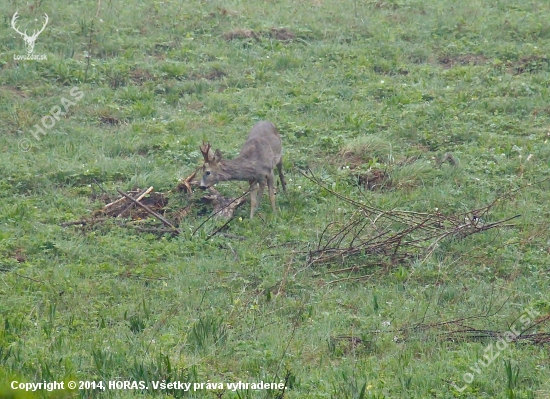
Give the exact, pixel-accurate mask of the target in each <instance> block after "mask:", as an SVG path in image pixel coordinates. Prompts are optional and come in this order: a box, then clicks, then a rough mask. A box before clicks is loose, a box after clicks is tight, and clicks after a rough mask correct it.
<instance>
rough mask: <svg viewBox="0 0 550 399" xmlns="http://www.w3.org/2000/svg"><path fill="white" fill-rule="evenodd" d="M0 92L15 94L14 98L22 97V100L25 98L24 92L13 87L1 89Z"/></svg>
mask: <svg viewBox="0 0 550 399" xmlns="http://www.w3.org/2000/svg"><path fill="white" fill-rule="evenodd" d="M2 90H5V91H9V92H10V93H13V94H15V95H16V96H18V97H22V98H26V97H27V95H26V94H25V92H24V91H23V90H21V88H20V87H15V86H4V87H2Z"/></svg>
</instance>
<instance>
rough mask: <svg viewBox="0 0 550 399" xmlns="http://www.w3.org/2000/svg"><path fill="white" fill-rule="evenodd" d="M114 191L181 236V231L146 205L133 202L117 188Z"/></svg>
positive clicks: (132, 199) (133, 200)
mask: <svg viewBox="0 0 550 399" xmlns="http://www.w3.org/2000/svg"><path fill="white" fill-rule="evenodd" d="M116 191H118V193H119V194H120V195H123V196H124V197H126V198H128V199H129V200H130V201H132V202H133V203H135V204H136V205H137V206H139V207H141V208H143V209H145V211H147V212H148V213H149V214H151V215H153V216H154V217H156V218H157V219H158V220H160V221H161V222H162V223H164V224H165V225H166V226H168V227H170V228H172V229H173V231H175V232H176V233H178V234H181V231H180V230H179V229H178V228H177V227H176V226H174V225H173V224H172V223H170V222H169V221H168V220H166V219H165V218H164V217H163V216H161V215H159V214H158V213H156V212H155V211H154V210H152V209H151V208H149V207H148V206H147V205H145V204H142V203H141V202H139V201H137V200H135V199H134V198H132V197H131V196H129V195H128V194H126V193H125V192H124V191H122V190H121V189H119V188H117V189H116Z"/></svg>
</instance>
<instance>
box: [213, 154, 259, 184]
mask: <svg viewBox="0 0 550 399" xmlns="http://www.w3.org/2000/svg"><path fill="white" fill-rule="evenodd" d="M220 169H221V171H220V173H219V176H220V180H246V181H250V180H256V175H257V173H256V171H255V170H254V165H253V164H252V162H250V161H248V160H246V159H244V158H241V157H237V158H235V159H229V160H225V161H222V162H220Z"/></svg>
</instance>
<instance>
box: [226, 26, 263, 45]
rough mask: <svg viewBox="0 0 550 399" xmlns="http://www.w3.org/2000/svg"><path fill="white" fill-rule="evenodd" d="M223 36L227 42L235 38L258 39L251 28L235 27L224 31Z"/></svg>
mask: <svg viewBox="0 0 550 399" xmlns="http://www.w3.org/2000/svg"><path fill="white" fill-rule="evenodd" d="M222 36H223V38H224V39H225V40H227V41H228V42H229V41H231V40H236V39H255V40H256V41H260V38H259V37H258V35H257V34H256V32H254V31H253V30H252V29H235V30H232V31H229V32H225V33H224V34H223V35H222Z"/></svg>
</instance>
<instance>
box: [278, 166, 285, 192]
mask: <svg viewBox="0 0 550 399" xmlns="http://www.w3.org/2000/svg"><path fill="white" fill-rule="evenodd" d="M277 172H279V180H281V186H283V191H286V180H285V177H284V176H283V158H281V160H280V161H279V163H278V164H277Z"/></svg>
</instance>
